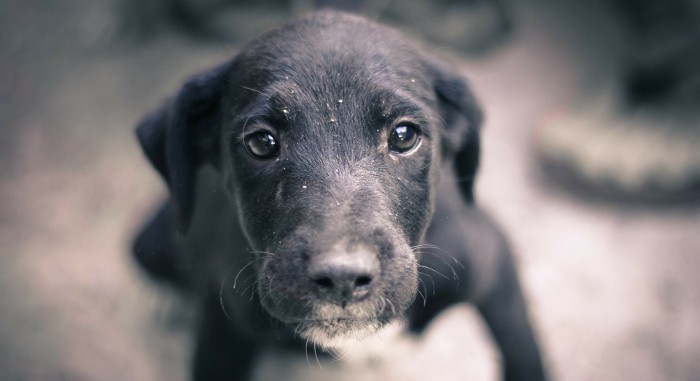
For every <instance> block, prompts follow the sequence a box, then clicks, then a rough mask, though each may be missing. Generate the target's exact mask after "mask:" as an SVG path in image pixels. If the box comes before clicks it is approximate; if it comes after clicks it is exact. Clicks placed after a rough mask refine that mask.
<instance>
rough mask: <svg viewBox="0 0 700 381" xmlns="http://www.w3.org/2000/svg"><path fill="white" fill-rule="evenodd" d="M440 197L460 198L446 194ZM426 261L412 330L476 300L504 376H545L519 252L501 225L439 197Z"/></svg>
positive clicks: (424, 255)
mask: <svg viewBox="0 0 700 381" xmlns="http://www.w3.org/2000/svg"><path fill="white" fill-rule="evenodd" d="M439 200H454V198H453V197H452V198H451V197H450V195H449V194H445V195H444V197H443V198H441V199H440V198H439ZM426 239H427V241H428V242H429V243H431V244H434V245H436V246H437V247H425V248H423V249H422V250H420V249H419V250H420V251H423V253H422V256H421V261H420V267H419V269H420V273H421V275H420V276H421V288H419V291H420V292H421V295H419V296H418V299H417V300H416V302H415V304H416V307H415V308H414V310H413V311H412V315H411V329H412V330H413V331H414V332H419V331H422V329H423V328H424V327H425V326H426V325H427V324H428V323H429V322H430V320H431V319H432V318H433V317H434V316H436V315H437V314H438V313H440V312H441V311H442V310H444V309H445V308H448V307H450V306H452V305H454V304H457V303H463V302H470V303H474V304H476V306H477V308H478V310H479V312H480V313H481V315H482V316H483V317H484V320H485V321H486V324H487V325H488V327H489V329H490V330H491V333H492V335H493V338H494V339H495V341H496V343H497V345H498V347H499V349H500V352H501V354H502V358H503V371H504V379H505V380H508V381H514V380H533V381H534V380H545V379H546V376H545V374H544V370H543V366H542V360H541V358H540V351H539V348H538V346H537V343H536V341H535V337H534V333H533V331H532V328H531V325H530V321H529V318H528V316H527V310H526V305H525V301H524V298H523V295H522V292H521V289H520V283H519V280H518V275H517V272H516V269H515V264H514V262H513V257H512V255H511V253H510V251H509V249H508V245H507V243H506V241H505V239H504V237H503V236H502V234H501V233H500V231H499V229H498V228H497V227H496V226H495V224H494V223H493V222H492V221H491V219H490V218H489V217H488V216H486V215H485V214H484V213H482V212H481V211H479V210H478V209H477V208H475V207H469V206H463V207H462V206H457V204H455V203H444V202H440V201H439V202H438V205H437V210H436V215H435V220H434V222H433V225H431V227H430V229H429V230H428V235H427V238H426Z"/></svg>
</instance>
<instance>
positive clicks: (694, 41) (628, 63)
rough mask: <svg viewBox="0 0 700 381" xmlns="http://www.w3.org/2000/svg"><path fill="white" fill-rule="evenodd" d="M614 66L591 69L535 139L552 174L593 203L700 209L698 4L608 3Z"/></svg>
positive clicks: (677, 0) (682, 0)
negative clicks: (597, 199)
mask: <svg viewBox="0 0 700 381" xmlns="http://www.w3.org/2000/svg"><path fill="white" fill-rule="evenodd" d="M606 5H607V6H608V7H609V9H610V11H609V12H610V13H611V14H612V16H613V17H615V18H616V19H617V24H618V25H617V26H618V27H619V29H618V30H619V32H620V33H619V36H609V37H610V38H611V39H613V40H616V42H614V43H608V42H605V41H600V42H601V43H602V44H604V45H607V47H608V49H609V51H608V52H607V53H605V54H607V55H608V56H610V57H613V60H612V62H609V63H607V64H604V65H603V67H599V68H596V69H595V70H592V71H591V73H594V76H589V78H587V80H586V81H585V83H583V84H582V85H581V91H580V92H579V94H578V96H577V98H576V99H574V100H572V101H571V102H570V105H568V106H565V108H564V109H563V110H562V111H561V112H560V115H557V116H554V117H551V118H550V119H549V120H547V121H543V122H541V128H540V129H539V130H538V131H537V134H536V139H537V143H538V148H539V156H540V158H541V159H542V162H543V163H544V164H545V166H546V167H547V169H548V170H549V171H550V172H551V174H553V175H554V176H555V177H557V178H558V179H559V180H563V183H565V184H567V185H568V187H569V189H573V190H575V191H577V193H579V194H584V195H587V196H590V195H594V196H596V197H604V198H611V199H616V200H620V201H622V200H624V201H634V202H642V203H648V202H654V203H662V204H663V203H669V202H681V203H685V202H689V201H693V202H698V201H700V2H698V1H696V0H669V1H652V0H611V1H609V2H608V4H606Z"/></svg>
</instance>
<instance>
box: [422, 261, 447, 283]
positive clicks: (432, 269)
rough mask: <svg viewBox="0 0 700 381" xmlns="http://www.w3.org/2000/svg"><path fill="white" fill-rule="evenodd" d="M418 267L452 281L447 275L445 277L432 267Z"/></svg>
mask: <svg viewBox="0 0 700 381" xmlns="http://www.w3.org/2000/svg"><path fill="white" fill-rule="evenodd" d="M418 267H420V268H423V269H428V270H430V271H432V272H434V273H435V274H437V275H440V276H441V277H443V278H445V279H447V280H450V278H449V277H448V276H447V275H445V274H443V273H441V272H439V271H437V270H435V269H434V268H432V267H428V266H426V265H420V264H419V265H418Z"/></svg>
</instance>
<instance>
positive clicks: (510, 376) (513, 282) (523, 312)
mask: <svg viewBox="0 0 700 381" xmlns="http://www.w3.org/2000/svg"><path fill="white" fill-rule="evenodd" d="M504 250H506V253H504V255H503V257H501V261H500V263H499V267H498V271H497V280H496V282H495V283H494V284H493V287H492V288H491V289H490V290H489V292H488V293H486V295H485V296H484V297H482V298H481V299H480V300H477V301H476V305H477V308H478V309H479V312H480V313H481V315H482V316H483V317H484V320H485V321H486V324H487V325H488V327H489V329H490V330H491V334H492V335H493V337H494V339H495V340H496V342H497V343H498V347H499V348H500V351H501V355H502V356H503V366H504V367H503V372H504V379H505V380H507V381H515V380H523V381H527V380H532V381H539V380H544V379H546V377H545V374H544V369H543V366H542V359H541V358H540V351H539V348H538V346H537V342H536V341H535V337H534V333H533V331H532V326H531V323H530V320H529V318H528V314H527V308H526V305H525V299H524V297H523V294H522V291H521V288H520V284H519V280H518V274H517V273H516V270H515V266H514V263H513V258H512V256H511V255H510V253H509V252H507V248H504Z"/></svg>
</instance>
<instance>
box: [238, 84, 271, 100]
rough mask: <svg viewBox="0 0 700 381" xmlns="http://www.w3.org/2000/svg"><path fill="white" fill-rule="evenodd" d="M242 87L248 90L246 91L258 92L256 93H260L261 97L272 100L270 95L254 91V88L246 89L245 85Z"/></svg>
mask: <svg viewBox="0 0 700 381" xmlns="http://www.w3.org/2000/svg"><path fill="white" fill-rule="evenodd" d="M240 86H241V87H242V88H244V89H246V90H250V91H253V92H256V93H258V94H260V95H262V96H264V97H266V98H267V99H270V98H272V97H271V96H269V95H267V94H265V93H263V92H262V91H260V90H256V89H253V88H250V87H246V86H243V85H240Z"/></svg>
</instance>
